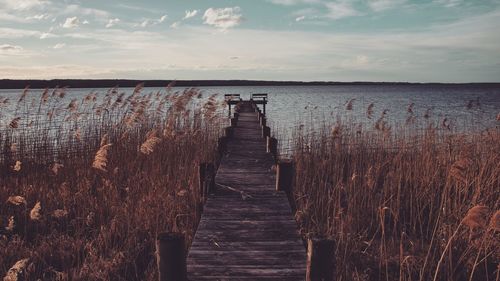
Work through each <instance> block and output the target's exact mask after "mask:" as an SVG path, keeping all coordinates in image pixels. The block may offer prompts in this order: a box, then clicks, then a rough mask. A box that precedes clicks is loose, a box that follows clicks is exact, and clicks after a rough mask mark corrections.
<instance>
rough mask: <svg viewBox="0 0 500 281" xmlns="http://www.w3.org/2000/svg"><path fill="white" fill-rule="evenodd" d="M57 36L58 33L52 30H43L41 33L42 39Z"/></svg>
mask: <svg viewBox="0 0 500 281" xmlns="http://www.w3.org/2000/svg"><path fill="white" fill-rule="evenodd" d="M54 37H57V35H55V34H53V33H50V32H43V33H42V34H40V39H47V38H54Z"/></svg>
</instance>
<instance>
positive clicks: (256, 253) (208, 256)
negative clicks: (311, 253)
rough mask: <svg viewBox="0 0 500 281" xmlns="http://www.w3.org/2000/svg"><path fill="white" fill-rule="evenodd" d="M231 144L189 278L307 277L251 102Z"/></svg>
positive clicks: (206, 213) (286, 204)
mask: <svg viewBox="0 0 500 281" xmlns="http://www.w3.org/2000/svg"><path fill="white" fill-rule="evenodd" d="M227 150H228V151H227V153H226V155H225V156H224V157H223V159H222V161H221V164H220V167H219V170H218V172H217V175H216V177H215V182H216V192H215V194H213V195H211V196H210V197H209V198H208V200H207V202H206V204H205V206H204V210H203V215H202V217H201V220H200V224H199V226H198V230H197V232H196V235H195V237H194V241H193V244H192V245H191V249H190V250H189V254H188V258H187V270H188V278H189V280H190V281H193V280H305V276H306V250H305V247H304V245H303V243H302V240H301V238H300V236H299V234H298V230H297V224H296V222H295V220H294V218H293V215H292V212H291V210H290V205H289V202H288V199H287V196H286V194H285V193H284V192H282V191H280V192H277V191H275V190H276V187H275V183H276V178H275V173H274V172H273V171H272V170H271V167H272V165H273V164H274V160H273V158H272V156H271V155H270V154H269V153H266V144H265V141H264V139H263V138H262V129H261V127H260V124H259V121H258V119H257V113H255V112H253V110H252V108H251V107H250V104H248V103H244V104H243V106H242V108H241V111H240V115H239V119H238V122H237V126H236V127H235V129H234V136H233V137H232V138H231V139H230V140H229V142H228V148H227Z"/></svg>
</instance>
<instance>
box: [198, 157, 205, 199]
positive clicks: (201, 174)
mask: <svg viewBox="0 0 500 281" xmlns="http://www.w3.org/2000/svg"><path fill="white" fill-rule="evenodd" d="M206 173H207V163H200V164H199V165H198V187H199V192H200V199H201V200H200V201H201V202H203V201H204V200H205V196H206V194H205V177H206Z"/></svg>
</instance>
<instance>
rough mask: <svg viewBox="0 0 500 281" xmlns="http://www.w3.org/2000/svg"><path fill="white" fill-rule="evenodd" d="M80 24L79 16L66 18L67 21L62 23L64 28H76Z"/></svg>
mask: <svg viewBox="0 0 500 281" xmlns="http://www.w3.org/2000/svg"><path fill="white" fill-rule="evenodd" d="M79 25H80V20H79V19H78V17H71V18H66V21H65V22H64V23H63V24H62V27H64V28H75V27H78V26H79Z"/></svg>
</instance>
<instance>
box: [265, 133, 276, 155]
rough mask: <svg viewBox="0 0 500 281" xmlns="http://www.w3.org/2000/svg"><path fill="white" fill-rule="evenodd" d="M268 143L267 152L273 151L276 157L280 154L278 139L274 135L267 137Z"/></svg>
mask: <svg viewBox="0 0 500 281" xmlns="http://www.w3.org/2000/svg"><path fill="white" fill-rule="evenodd" d="M266 144H267V145H266V148H267V149H266V150H267V153H271V154H272V155H273V156H274V158H276V156H277V155H278V140H277V139H275V138H273V137H267V140H266Z"/></svg>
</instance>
